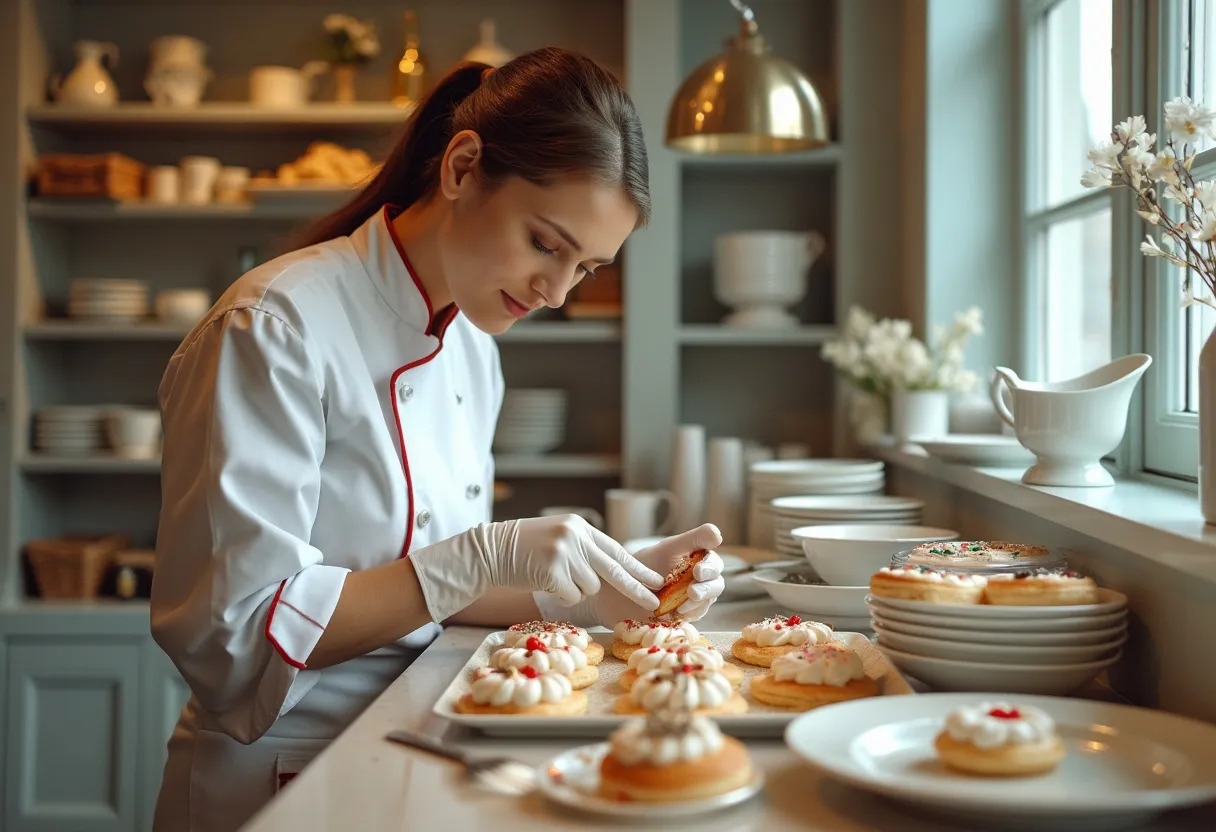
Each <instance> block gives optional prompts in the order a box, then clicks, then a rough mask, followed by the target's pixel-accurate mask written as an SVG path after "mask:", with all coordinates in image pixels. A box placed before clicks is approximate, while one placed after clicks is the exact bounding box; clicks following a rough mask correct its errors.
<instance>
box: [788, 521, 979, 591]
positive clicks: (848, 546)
mask: <svg viewBox="0 0 1216 832" xmlns="http://www.w3.org/2000/svg"><path fill="white" fill-rule="evenodd" d="M790 534H791V535H793V537H794V539H796V540H797V541H799V542H800V543H801V544H802V552H803V554H805V555H806V559H807V560H808V561H809V562H810V564H811V566H812V567H813V568H814V569H815V571H816V572H817V573H818V574H819V577H821V578H823V579H824V580H825V581H827V582H828V583H829V584H832V585H833V586H860V585H861V584H868V583H869V582H870V576H871V575H873V574H874V573H875V572H877V571H878V570H879V569H882V568H883V567H884V566H890V565H891V556H892V555H894V554H895V553H896V552H900V551H903V550H905V549H911V548H912V547H913V546H916V545H917V544H918V543H936V542H938V541H942V540H958V532H956V531H953V530H951V529H937V528H933V527H932V526H903V525H887V524H885V523H845V524H841V525H829V526H799V527H798V528H796V529H793V530H791V531H790Z"/></svg>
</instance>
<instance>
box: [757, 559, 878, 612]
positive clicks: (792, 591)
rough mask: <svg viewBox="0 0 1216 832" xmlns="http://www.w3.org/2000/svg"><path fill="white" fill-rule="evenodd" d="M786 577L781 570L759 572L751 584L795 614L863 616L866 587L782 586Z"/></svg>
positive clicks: (762, 570)
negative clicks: (758, 586) (762, 589)
mask: <svg viewBox="0 0 1216 832" xmlns="http://www.w3.org/2000/svg"><path fill="white" fill-rule="evenodd" d="M788 574H789V572H787V571H784V570H778V569H759V570H757V571H755V572H753V573H752V580H753V581H755V582H756V583H757V584H759V585H760V586H762V587H763V588H764V591H765V592H767V593H768V594H769V596H770V597H772V599H773V600H774V601H776V602H777V603H778V604H781V605H782V606H784V607H788V608H789V609H791V610H793V611H794V612H799V613H806V614H808V615H824V616H847V617H849V618H860V617H862V616H865V615H866V594H867V593H868V592H869V591H870V590H869V587H864V586H816V585H813V584H786V583H782V582H781V579H782V578H784V577H785V576H786V575H788Z"/></svg>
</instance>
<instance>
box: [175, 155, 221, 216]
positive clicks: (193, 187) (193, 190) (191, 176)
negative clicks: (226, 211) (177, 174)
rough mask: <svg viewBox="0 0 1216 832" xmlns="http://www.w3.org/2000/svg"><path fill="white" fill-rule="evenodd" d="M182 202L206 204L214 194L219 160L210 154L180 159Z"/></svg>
mask: <svg viewBox="0 0 1216 832" xmlns="http://www.w3.org/2000/svg"><path fill="white" fill-rule="evenodd" d="M181 169H182V202H185V203H187V204H188V205H206V204H207V203H208V202H211V200H212V197H213V196H214V195H215V180H216V178H217V177H218V176H219V175H220V160H219V159H215V158H213V157H211V156H187V157H185V158H184V159H182V161H181Z"/></svg>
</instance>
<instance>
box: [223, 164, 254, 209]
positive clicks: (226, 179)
mask: <svg viewBox="0 0 1216 832" xmlns="http://www.w3.org/2000/svg"><path fill="white" fill-rule="evenodd" d="M248 185H249V168H240V167H223V168H220V172H219V175H218V176H217V177H216V179H215V201H216V202H229V203H231V202H243V201H244V200H245V188H246V187H247V186H248Z"/></svg>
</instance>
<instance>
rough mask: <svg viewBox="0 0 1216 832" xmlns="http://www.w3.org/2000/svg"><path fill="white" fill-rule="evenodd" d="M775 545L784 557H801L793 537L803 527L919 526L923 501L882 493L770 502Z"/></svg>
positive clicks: (782, 499) (794, 498) (779, 498)
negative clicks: (846, 525)
mask: <svg viewBox="0 0 1216 832" xmlns="http://www.w3.org/2000/svg"><path fill="white" fill-rule="evenodd" d="M769 506H770V512H771V514H772V518H773V532H774V535H775V538H774V542H775V545H776V547H777V550H778V551H779V552H781V554H783V555H786V556H788V557H791V558H798V557H802V552H803V550H802V543H801V541H799V540H796V539H795V538H794V536H793V535H792V534H791V532H793V530H794V529H797V528H801V527H803V526H826V525H835V524H838V523H850V524H851V523H898V524H909V525H919V524H920V520H921V512H922V511H923V510H924V508H925V501H924V500H917V499H913V498H911V497H888V496H884V495H882V494H846V495H832V496H798V497H778V498H777V499H775V500H773V501H772V502H771V503H769Z"/></svg>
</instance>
